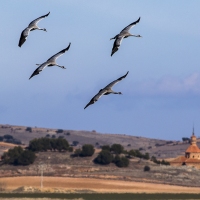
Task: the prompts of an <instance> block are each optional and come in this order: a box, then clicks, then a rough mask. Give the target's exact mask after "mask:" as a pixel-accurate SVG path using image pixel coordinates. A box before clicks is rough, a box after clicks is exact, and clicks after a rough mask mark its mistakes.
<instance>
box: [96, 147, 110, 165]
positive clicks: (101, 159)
mask: <svg viewBox="0 0 200 200" xmlns="http://www.w3.org/2000/svg"><path fill="white" fill-rule="evenodd" d="M112 159H113V157H112V154H111V153H110V151H107V150H102V151H101V152H100V153H99V155H98V156H97V157H96V158H95V160H94V161H95V162H96V163H99V164H102V165H107V164H110V163H111V162H112Z"/></svg>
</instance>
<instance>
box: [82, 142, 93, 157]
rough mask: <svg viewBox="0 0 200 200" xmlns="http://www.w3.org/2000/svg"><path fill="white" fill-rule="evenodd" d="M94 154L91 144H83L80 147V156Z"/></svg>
mask: <svg viewBox="0 0 200 200" xmlns="http://www.w3.org/2000/svg"><path fill="white" fill-rule="evenodd" d="M93 154H94V146H93V145H91V144H85V145H83V146H82V151H81V154H80V156H83V157H86V156H92V155H93Z"/></svg>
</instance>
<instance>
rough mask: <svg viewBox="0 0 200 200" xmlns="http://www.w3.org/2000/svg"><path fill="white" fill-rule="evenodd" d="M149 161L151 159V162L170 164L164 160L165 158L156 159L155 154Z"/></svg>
mask: <svg viewBox="0 0 200 200" xmlns="http://www.w3.org/2000/svg"><path fill="white" fill-rule="evenodd" d="M151 161H153V162H154V163H156V164H161V165H170V163H169V162H167V161H165V160H162V161H160V160H157V159H156V157H155V156H152V157H151Z"/></svg>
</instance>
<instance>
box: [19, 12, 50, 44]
mask: <svg viewBox="0 0 200 200" xmlns="http://www.w3.org/2000/svg"><path fill="white" fill-rule="evenodd" d="M49 13H50V12H49ZM49 13H48V14H46V15H43V16H41V17H38V18H37V19H35V20H33V21H32V22H31V23H30V24H29V25H28V27H26V28H25V29H24V30H23V31H22V33H21V37H20V39H19V44H18V46H19V47H21V46H22V45H23V44H24V42H25V41H26V38H27V37H28V35H29V32H30V31H34V30H36V29H38V30H43V31H47V30H46V29H45V28H39V27H38V26H37V23H38V22H39V21H40V20H41V19H43V18H45V17H47V16H48V15H49Z"/></svg>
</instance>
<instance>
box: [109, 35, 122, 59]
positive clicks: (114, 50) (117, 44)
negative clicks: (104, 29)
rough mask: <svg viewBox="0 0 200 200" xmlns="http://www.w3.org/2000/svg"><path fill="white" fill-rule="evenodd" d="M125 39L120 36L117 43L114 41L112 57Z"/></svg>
mask: <svg viewBox="0 0 200 200" xmlns="http://www.w3.org/2000/svg"><path fill="white" fill-rule="evenodd" d="M123 38H124V36H120V35H119V36H118V37H117V38H116V39H115V41H114V44H113V48H112V52H111V56H112V55H113V54H114V53H115V52H116V51H118V49H119V47H120V45H121V43H122V39H123Z"/></svg>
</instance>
